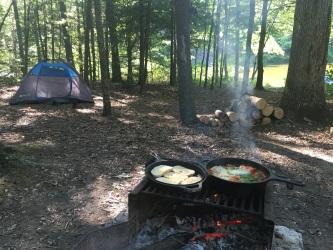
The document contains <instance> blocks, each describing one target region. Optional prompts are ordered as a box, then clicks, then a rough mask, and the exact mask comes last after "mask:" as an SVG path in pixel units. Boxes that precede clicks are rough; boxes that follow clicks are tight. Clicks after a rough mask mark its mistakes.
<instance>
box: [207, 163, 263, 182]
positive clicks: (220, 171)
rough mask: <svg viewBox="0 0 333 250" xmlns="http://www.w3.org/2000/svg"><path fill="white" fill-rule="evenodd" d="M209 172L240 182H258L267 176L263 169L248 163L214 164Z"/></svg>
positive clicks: (218, 176)
mask: <svg viewBox="0 0 333 250" xmlns="http://www.w3.org/2000/svg"><path fill="white" fill-rule="evenodd" d="M208 172H209V173H210V174H211V175H213V176H215V177H217V178H220V179H223V180H227V181H232V182H239V183H256V182H260V181H263V180H264V179H265V178H266V175H265V173H264V172H263V171H262V170H260V169H257V168H255V167H252V166H250V165H247V164H240V165H234V164H226V165H225V166H214V167H212V168H210V169H209V170H208Z"/></svg>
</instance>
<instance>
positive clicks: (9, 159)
mask: <svg viewBox="0 0 333 250" xmlns="http://www.w3.org/2000/svg"><path fill="white" fill-rule="evenodd" d="M16 89H17V87H3V88H1V89H0V143H2V144H3V145H4V146H1V148H0V164H1V165H0V249H1V250H2V249H29V250H30V249H61V250H66V249H71V248H72V247H73V246H74V245H75V243H76V242H78V240H79V239H80V238H81V237H82V236H83V235H85V234H86V233H88V232H90V231H92V230H96V229H98V228H101V227H103V226H105V225H110V224H111V223H116V222H119V221H122V220H125V219H126V215H127V204H126V203H127V193H128V191H130V190H131V189H132V188H133V187H134V186H135V184H137V183H138V182H139V181H140V180H141V179H142V177H143V175H144V172H143V165H144V163H145V161H146V160H148V159H149V154H150V152H151V150H153V151H156V152H158V153H160V154H162V155H167V156H169V157H176V158H181V159H185V160H188V159H191V160H202V159H208V158H214V157H218V156H224V157H225V156H237V157H240V156H241V157H246V158H250V159H255V160H258V161H261V162H262V163H263V164H265V166H267V167H269V168H271V169H274V170H275V171H276V172H278V173H280V174H284V175H286V176H288V177H290V178H294V179H297V180H302V181H304V182H305V183H306V186H305V187H304V188H298V187H297V188H295V189H294V190H287V189H286V187H285V185H283V184H278V183H274V185H272V186H273V190H274V193H273V196H272V205H273V208H274V209H273V211H274V220H275V223H276V224H280V225H285V226H287V227H290V228H294V229H295V230H297V231H299V232H301V233H302V234H303V239H304V245H305V248H306V249H314V250H319V249H323V250H324V249H325V250H326V249H333V247H332V246H333V181H332V176H333V139H332V134H330V133H329V129H330V126H329V125H326V126H324V125H319V124H316V123H313V122H309V121H308V122H305V123H303V124H298V123H294V122H292V121H290V120H288V119H284V120H282V121H278V122H275V123H274V124H272V125H269V126H266V127H260V126H258V127H255V128H253V129H252V130H251V133H250V134H244V133H243V132H239V131H237V130H236V131H232V132H229V131H227V130H225V131H224V130H218V129H216V128H210V127H206V126H203V125H200V124H198V125H195V126H193V127H189V128H188V127H183V126H181V125H180V124H179V122H178V117H177V116H178V114H177V93H176V90H175V89H172V88H169V87H163V86H150V87H149V88H148V89H147V90H146V92H145V93H144V94H142V95H138V94H137V91H136V90H134V89H131V88H126V89H125V88H121V87H114V89H113V91H112V98H113V99H112V106H113V115H112V117H111V118H104V117H102V116H101V115H100V114H101V109H102V98H101V97H100V96H98V95H95V96H94V99H95V105H87V104H80V105H78V106H77V107H76V108H73V107H72V106H71V105H55V106H54V105H19V106H9V105H8V99H9V98H10V96H11V95H13V94H14V92H15V90H16ZM256 94H257V95H259V96H264V97H265V98H266V99H267V100H270V102H272V103H277V102H278V100H279V98H280V93H275V92H260V93H256ZM231 96H232V92H231V91H228V90H220V89H217V90H214V91H210V90H203V89H200V90H198V91H197V97H196V105H197V110H198V113H207V112H212V111H214V110H215V109H216V108H220V109H221V108H225V107H227V106H228V105H229V101H230V98H231Z"/></svg>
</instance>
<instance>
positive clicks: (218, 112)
mask: <svg viewBox="0 0 333 250" xmlns="http://www.w3.org/2000/svg"><path fill="white" fill-rule="evenodd" d="M214 115H215V117H216V118H218V119H223V118H224V116H225V113H224V112H223V111H222V110H219V109H217V110H215V112H214Z"/></svg>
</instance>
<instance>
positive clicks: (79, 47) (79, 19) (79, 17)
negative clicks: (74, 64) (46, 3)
mask: <svg viewBox="0 0 333 250" xmlns="http://www.w3.org/2000/svg"><path fill="white" fill-rule="evenodd" d="M76 12H77V15H76V18H77V25H76V32H77V39H78V43H77V47H78V53H79V71H80V73H82V72H83V62H82V61H83V55H82V34H81V16H83V11H81V8H80V3H79V1H78V0H76Z"/></svg>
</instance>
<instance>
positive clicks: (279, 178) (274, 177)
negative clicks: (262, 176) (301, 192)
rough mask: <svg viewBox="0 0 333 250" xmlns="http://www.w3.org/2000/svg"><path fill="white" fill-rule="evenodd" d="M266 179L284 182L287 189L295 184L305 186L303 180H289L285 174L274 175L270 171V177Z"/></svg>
mask: <svg viewBox="0 0 333 250" xmlns="http://www.w3.org/2000/svg"><path fill="white" fill-rule="evenodd" d="M268 181H280V182H284V183H286V184H287V188H288V189H293V188H294V185H295V186H299V187H304V186H305V184H304V182H301V181H295V180H290V179H288V178H287V177H286V176H282V175H276V174H272V173H271V177H270V178H269V180H268Z"/></svg>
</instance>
